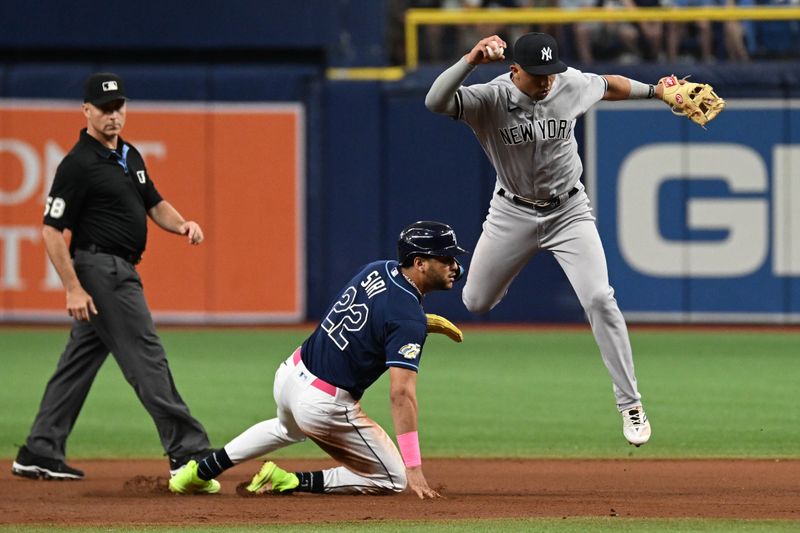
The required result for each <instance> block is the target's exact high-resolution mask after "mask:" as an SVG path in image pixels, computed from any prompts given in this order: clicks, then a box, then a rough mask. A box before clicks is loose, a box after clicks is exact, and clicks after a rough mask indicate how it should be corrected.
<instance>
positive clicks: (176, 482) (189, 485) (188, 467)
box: [169, 459, 220, 494]
mask: <svg viewBox="0 0 800 533" xmlns="http://www.w3.org/2000/svg"><path fill="white" fill-rule="evenodd" d="M219 489H220V484H219V481H217V480H216V479H210V480H208V481H206V480H205V479H200V477H199V476H198V475H197V461H195V460H194V459H192V460H191V461H189V462H188V463H186V464H185V465H184V466H183V468H181V469H180V470H178V472H177V473H176V474H175V475H174V476H172V477H171V478H170V479H169V490H170V491H171V492H174V493H175V494H216V493H217V492H219Z"/></svg>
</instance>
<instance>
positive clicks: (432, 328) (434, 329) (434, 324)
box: [425, 314, 464, 342]
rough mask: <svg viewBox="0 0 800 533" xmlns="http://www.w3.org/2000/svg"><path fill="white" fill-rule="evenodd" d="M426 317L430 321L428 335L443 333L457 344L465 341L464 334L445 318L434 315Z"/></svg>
mask: <svg viewBox="0 0 800 533" xmlns="http://www.w3.org/2000/svg"><path fill="white" fill-rule="evenodd" d="M425 316H426V317H427V319H428V333H441V334H442V335H447V336H448V337H450V338H451V339H453V340H454V341H456V342H461V341H463V340H464V334H463V333H461V330H460V329H458V328H457V327H456V325H455V324H453V323H452V322H450V321H449V320H447V319H446V318H445V317H443V316H439V315H433V314H426V315H425Z"/></svg>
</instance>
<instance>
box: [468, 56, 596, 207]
mask: <svg viewBox="0 0 800 533" xmlns="http://www.w3.org/2000/svg"><path fill="white" fill-rule="evenodd" d="M607 85H608V82H607V81H606V79H605V78H603V77H602V76H599V75H597V74H588V73H583V72H581V71H579V70H575V69H574V68H569V69H567V70H566V72H563V73H561V74H557V75H556V79H555V81H554V82H553V88H552V89H551V91H550V93H549V94H548V95H547V97H546V98H545V99H543V100H539V101H534V100H531V99H530V98H529V97H528V96H527V95H525V93H523V92H522V91H520V90H519V89H517V87H516V86H515V85H514V84H513V82H512V81H511V75H510V73H508V74H502V75H500V76H498V77H496V78H495V79H493V80H492V81H490V82H489V83H482V84H477V85H470V86H468V87H461V88H459V90H458V93H457V103H458V118H459V119H460V120H463V121H464V122H466V123H467V124H469V126H470V127H471V128H472V130H473V131H474V132H475V135H476V136H477V137H478V141H479V142H480V143H481V146H482V147H483V150H484V151H485V152H486V155H487V156H489V159H490V160H491V162H492V165H494V168H495V170H496V171H497V181H498V183H499V184H500V186H501V187H503V188H504V189H506V190H507V191H510V192H512V193H514V194H517V195H519V196H524V197H526V198H531V199H538V200H546V199H548V198H552V197H555V196H558V195H560V194H562V193H565V192H567V191H569V190H571V189H572V188H573V187H574V186H575V184H576V183H577V182H578V180H579V179H580V177H581V174H582V173H583V164H582V163H581V160H580V157H578V143H577V142H576V141H575V135H574V131H573V130H574V128H575V121H576V120H577V118H578V117H580V116H581V115H583V114H584V113H585V112H586V111H587V110H588V109H589V108H590V107H591V106H592V105H594V104H595V103H596V102H598V101H599V100H601V99H602V98H603V95H604V94H605V92H606V88H607Z"/></svg>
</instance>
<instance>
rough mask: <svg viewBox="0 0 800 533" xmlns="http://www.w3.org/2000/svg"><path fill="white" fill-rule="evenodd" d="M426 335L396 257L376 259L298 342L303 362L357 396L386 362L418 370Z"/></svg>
mask: <svg viewBox="0 0 800 533" xmlns="http://www.w3.org/2000/svg"><path fill="white" fill-rule="evenodd" d="M426 335H427V327H426V319H425V313H424V311H423V309H422V306H421V305H420V297H419V294H418V293H417V292H416V289H414V287H412V286H411V285H410V284H409V283H408V281H406V280H405V279H404V277H403V276H402V275H401V274H400V272H399V270H398V263H397V261H376V262H374V263H370V264H368V265H367V266H365V267H364V268H363V269H362V270H361V271H360V272H359V273H358V274H357V275H356V276H354V277H353V278H352V279H351V280H350V281H349V282H348V283H347V284H346V285H345V287H344V288H343V289H342V290H341V291H340V292H339V295H338V296H337V298H336V300H335V301H334V302H333V303H332V304H331V306H330V307H329V308H328V310H327V312H326V313H325V317H324V318H323V319H322V321H321V322H320V324H319V326H318V327H317V329H316V330H314V332H313V333H312V334H311V336H310V337H309V338H308V339H307V340H306V341H305V342H304V343H303V346H302V358H303V363H304V364H305V365H306V367H307V368H308V370H309V371H310V372H311V373H313V374H314V375H316V376H317V377H319V378H320V379H323V380H325V381H326V382H328V383H331V384H332V385H335V386H337V387H339V388H341V389H345V390H347V391H348V392H350V394H352V395H353V397H354V398H356V399H358V398H360V397H361V396H362V395H363V394H364V390H366V389H367V387H369V386H370V385H371V384H372V383H374V382H375V381H376V380H377V379H378V378H379V377H380V376H381V375H382V374H383V373H384V372H385V371H386V369H387V368H388V367H390V366H399V367H403V368H408V369H410V370H413V371H417V370H418V369H419V359H420V357H421V355H422V347H423V345H424V343H425V337H426Z"/></svg>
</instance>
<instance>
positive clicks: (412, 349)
mask: <svg viewBox="0 0 800 533" xmlns="http://www.w3.org/2000/svg"><path fill="white" fill-rule="evenodd" d="M419 351H420V347H419V344H417V343H414V342H409V343H408V344H406V345H405V346H402V347H401V348H400V349H399V350H398V351H397V352H398V353H399V354H400V355H402V356H403V357H405V358H406V359H416V358H417V356H418V355H419Z"/></svg>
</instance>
